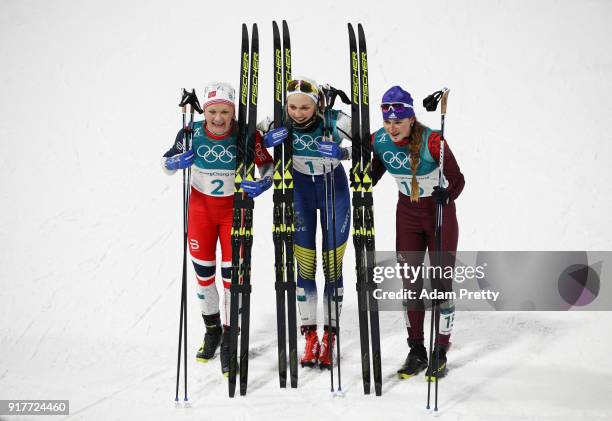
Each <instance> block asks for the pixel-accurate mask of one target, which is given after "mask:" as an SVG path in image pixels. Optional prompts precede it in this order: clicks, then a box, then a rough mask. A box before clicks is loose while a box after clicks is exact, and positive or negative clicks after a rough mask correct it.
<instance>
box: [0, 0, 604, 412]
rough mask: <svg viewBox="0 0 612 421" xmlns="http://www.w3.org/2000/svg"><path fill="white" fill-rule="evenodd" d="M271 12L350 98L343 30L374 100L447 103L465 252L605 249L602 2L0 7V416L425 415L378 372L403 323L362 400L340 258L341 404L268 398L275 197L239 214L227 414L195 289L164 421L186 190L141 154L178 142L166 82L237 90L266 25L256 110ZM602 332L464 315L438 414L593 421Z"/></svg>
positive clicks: (300, 52) (301, 53)
mask: <svg viewBox="0 0 612 421" xmlns="http://www.w3.org/2000/svg"><path fill="white" fill-rule="evenodd" d="M283 18H286V19H287V20H288V22H289V25H290V29H291V33H292V47H293V67H294V74H298V75H299V74H303V75H308V76H311V77H314V78H316V79H317V80H318V81H319V82H329V83H331V84H332V85H335V86H337V87H340V88H343V89H347V88H348V74H349V70H348V51H347V44H348V42H347V34H346V22H348V21H351V22H355V23H356V22H362V23H363V24H364V26H365V30H366V34H367V36H368V47H369V51H368V53H369V61H370V66H371V67H370V94H371V97H372V103H373V104H375V103H377V102H378V101H379V98H380V97H381V95H382V92H383V91H384V90H385V89H386V88H388V87H389V86H391V85H393V84H402V85H403V86H405V87H406V88H407V89H409V90H410V91H411V92H412V93H413V96H414V97H415V98H417V99H418V100H420V99H422V98H423V97H424V96H426V95H427V94H429V93H431V92H433V91H434V90H436V89H439V88H441V87H442V86H449V87H450V88H451V95H450V98H449V111H448V120H447V127H446V129H447V132H446V133H447V138H448V139H449V143H450V145H451V147H452V149H453V151H454V153H455V154H456V156H457V159H458V161H459V163H460V165H461V168H462V170H463V172H464V174H465V178H466V187H465V190H464V192H463V194H462V196H461V197H460V199H459V200H458V202H457V208H458V219H459V221H460V226H461V235H460V243H459V248H460V249H463V250H609V249H610V248H611V247H610V246H611V240H610V239H611V238H612V235H611V234H612V224H610V219H609V214H610V210H611V206H610V195H609V194H608V192H609V188H608V182H609V180H610V175H611V174H610V169H609V164H608V162H609V158H608V157H609V156H610V152H612V151H611V146H610V145H611V142H610V140H611V139H610V136H609V135H608V130H607V129H608V125H609V122H610V119H609V115H610V113H611V112H612V99H611V98H612V77H611V76H612V49H610V47H609V45H608V44H609V42H608V41H609V40H610V39H611V35H612V29H611V27H610V25H609V22H610V19H611V18H612V3H610V2H606V1H592V0H591V1H581V2H573V1H550V0H545V1H544V0H543V1H538V2H526V1H522V2H510V1H467V0H463V1H445V2H442V1H430V2H416V1H404V2H390V1H382V0H381V1H377V2H375V3H373V2H363V1H336V2H333V3H328V2H314V1H313V2H303V3H300V4H292V5H286V4H284V3H283V4H278V5H273V3H268V2H251V3H245V4H240V3H238V2H232V1H225V2H220V3H219V2H215V3H212V2H203V1H200V2H195V1H192V2H180V3H179V2H161V1H142V0H140V1H132V2H118V1H105V2H93V1H83V2H77V1H66V0H63V1H62V0H58V1H52V2H46V1H40V0H39V1H17V0H3V1H2V2H0V64H1V65H0V87H1V92H2V93H1V95H0V115H2V119H1V120H0V139H1V141H2V147H3V150H4V153H3V154H2V155H1V156H0V168H1V169H0V171H1V173H0V185H1V188H0V195H1V196H2V205H3V206H2V216H3V217H2V221H1V222H0V247H1V253H0V399H69V400H70V408H71V415H70V416H69V417H63V418H66V419H75V420H76V419H87V420H90V419H104V420H125V419H154V420H158V419H159V420H162V419H163V420H165V419H176V420H183V419H194V420H195V419H224V420H225V419H228V420H229V419H239V420H247V419H283V420H289V419H308V420H315V419H351V420H355V419H358V420H360V419H377V418H385V419H400V418H402V419H411V420H421V419H429V418H430V417H431V416H432V415H431V414H429V413H428V412H427V411H426V410H425V409H424V408H425V400H426V390H427V388H426V383H425V382H424V380H423V379H422V378H421V377H419V378H415V379H411V380H408V381H399V380H397V379H396V377H395V375H394V373H395V370H396V369H397V368H398V366H399V365H400V364H401V362H402V361H403V359H404V358H405V355H406V353H407V347H406V343H405V329H404V325H403V319H402V316H401V314H399V313H384V314H382V318H381V328H382V336H383V338H382V352H383V355H382V357H383V376H384V386H383V396H382V397H380V398H377V397H375V396H364V395H363V394H362V391H361V379H360V366H359V358H358V351H357V350H358V348H359V338H358V328H357V317H356V305H355V302H356V299H355V291H354V288H353V287H352V285H354V273H353V270H352V267H353V262H354V254H353V252H352V246H350V247H349V248H348V249H347V250H348V251H347V255H346V257H345V259H346V260H345V262H346V264H345V270H344V275H345V282H346V288H345V291H346V292H345V294H346V295H345V307H344V311H343V317H342V329H343V330H342V333H343V335H342V351H343V352H342V355H343V358H342V374H343V377H342V380H343V382H342V383H343V388H344V390H345V392H346V396H345V397H344V398H332V397H330V396H329V376H328V374H327V373H320V372H319V371H318V370H308V369H304V370H300V373H299V374H300V383H299V388H298V389H297V390H279V388H278V380H277V373H276V333H275V308H274V304H273V303H274V293H273V275H272V270H273V265H272V260H271V256H272V250H273V247H272V241H271V235H270V224H271V219H272V218H271V211H272V203H271V201H272V198H271V194H267V195H265V196H264V197H262V198H260V199H258V200H257V204H256V209H255V230H256V236H255V244H254V257H253V282H254V287H253V296H252V334H251V338H252V342H251V363H250V377H249V378H250V382H249V393H248V395H247V396H246V397H237V398H235V399H233V400H230V399H229V398H228V397H227V392H226V382H225V380H224V378H223V377H221V374H220V369H219V363H218V361H214V362H211V363H209V364H208V365H201V364H198V363H196V362H195V361H194V359H193V354H194V352H195V350H196V348H197V346H198V344H199V342H200V341H201V337H202V334H203V332H202V322H201V319H200V316H199V314H198V307H197V303H196V299H195V285H194V282H190V283H189V288H190V290H189V303H188V304H189V327H190V330H189V350H188V352H189V373H190V379H189V382H190V383H189V384H190V398H191V400H192V402H193V407H192V408H191V409H175V408H174V406H173V398H174V382H175V372H176V365H175V364H176V345H177V344H176V342H177V329H178V313H179V292H180V268H181V246H180V245H181V240H182V230H181V191H182V190H181V177H180V175H177V176H174V177H168V176H166V175H165V174H163V173H162V171H161V170H160V167H159V157H160V155H161V154H162V153H163V152H164V151H165V150H166V149H167V148H168V147H169V146H170V144H171V142H172V139H173V137H174V134H175V132H176V130H177V129H178V128H179V126H180V116H179V110H178V108H177V107H176V104H177V102H178V99H179V89H180V88H182V87H186V88H191V87H195V88H197V89H198V90H199V92H201V90H202V87H203V86H204V85H205V84H206V83H207V82H210V81H212V80H219V79H221V80H226V81H229V82H231V83H234V84H235V83H236V82H237V79H238V66H239V57H238V48H239V43H240V40H239V33H240V24H241V23H242V22H247V23H249V24H251V23H253V22H257V23H259V25H260V27H259V29H260V37H261V65H262V72H261V79H260V89H261V95H260V117H263V116H264V115H266V114H267V113H269V112H271V107H272V96H271V95H269V94H268V93H269V92H271V89H272V87H271V78H272V72H271V67H272V60H271V58H270V56H271V37H272V35H271V20H272V19H278V20H280V19H283ZM418 116H419V118H420V119H421V120H422V121H424V122H425V123H426V124H428V125H431V126H434V127H437V125H438V124H439V115H438V114H433V113H432V114H427V113H425V112H424V110H423V109H419V111H418ZM371 118H372V128H373V129H375V128H377V127H379V125H380V123H381V119H380V116H379V115H378V113H377V112H376V110H375V109H373V111H372V117H371ZM395 190H396V187H395V183H394V182H393V181H392V180H391V178H390V177H385V179H383V181H382V182H381V184H380V185H379V186H377V188H376V190H375V203H376V205H375V206H376V228H377V234H378V235H377V246H378V248H379V249H381V250H382V249H387V250H389V249H393V247H394V215H395V197H396V192H395ZM190 270H191V269H190ZM319 279H322V278H319ZM602 285H605V282H603V284H602ZM611 322H612V315H611V314H610V313H608V312H582V313H577V312H570V313H492V312H486V313H475V312H474V313H468V312H464V313H460V314H458V315H457V319H456V323H455V330H454V333H453V348H452V351H451V352H450V353H449V369H450V375H449V377H448V378H447V379H444V380H443V381H442V382H441V383H440V408H441V411H440V413H439V415H440V417H441V418H443V419H449V420H455V419H457V420H459V419H483V420H490V419H496V420H505V419H508V420H516V419H548V420H558V419H567V420H569V419H589V420H593V419H611V418H612V404H611V403H610V400H609V397H610V396H611V395H612V363H611V362H610V358H609V348H610V344H611V340H610V338H609V336H608V332H609V326H610V323H611ZM301 344H302V343H301V340H300V347H301V346H302V345H301ZM26 418H27V417H26ZM53 418H54V417H51V418H49V419H53ZM58 418H62V417H58ZM0 419H2V420H4V419H18V418H17V417H6V416H0Z"/></svg>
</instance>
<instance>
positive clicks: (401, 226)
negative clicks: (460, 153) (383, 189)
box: [372, 128, 465, 348]
mask: <svg viewBox="0 0 612 421" xmlns="http://www.w3.org/2000/svg"><path fill="white" fill-rule="evenodd" d="M384 136H385V133H384V129H381V130H379V131H378V132H377V133H375V134H374V135H373V136H372V140H373V143H374V148H373V150H374V160H373V162H372V179H373V183H374V185H375V184H376V183H377V182H378V180H380V178H381V177H382V176H383V174H384V173H385V172H386V171H387V170H389V172H390V173H392V175H394V176H396V174H393V170H392V167H391V166H390V165H389V162H390V163H391V164H396V163H399V162H400V161H398V160H397V159H396V160H395V161H394V160H393V157H392V158H391V159H389V157H390V156H391V155H389V152H388V151H389V150H390V151H391V152H393V149H394V148H397V150H400V151H404V153H405V154H406V155H401V157H402V158H403V157H405V156H407V157H409V156H410V152H409V150H408V145H407V143H408V141H407V140H406V141H405V142H404V143H397V144H393V145H392V146H389V145H388V144H387V145H385V144H384V143H385V138H384ZM380 139H382V142H383V146H382V147H379V148H377V147H376V142H377V141H378V140H380ZM389 141H390V139H389V137H388V136H387V138H386V142H389ZM383 147H384V148H386V149H383ZM389 148H391V149H389ZM423 148H427V149H428V150H427V151H423ZM383 151H384V152H383ZM400 153H401V152H400ZM420 155H421V159H420V164H419V165H425V164H426V162H425V161H426V159H424V157H429V159H430V160H431V158H433V160H431V162H430V167H431V166H433V167H435V168H434V169H435V171H436V173H437V171H438V170H439V162H440V133H439V132H436V131H433V130H430V129H428V128H425V130H423V139H422V142H421V151H420ZM383 156H385V158H383ZM395 166H396V167H397V165H395ZM430 169H431V168H429V169H428V170H427V171H429V170H430ZM406 171H407V172H408V173H409V174H411V168H408V169H407V170H406V169H404V172H406ZM395 172H396V173H397V172H398V171H397V168H395ZM431 173H432V174H433V171H431ZM443 173H444V177H445V178H446V181H447V185H446V189H447V190H448V192H449V196H450V197H449V202H448V204H446V205H445V206H443V207H442V209H443V212H442V221H443V224H442V230H441V232H442V246H441V247H442V248H441V250H442V251H443V252H444V251H448V252H451V253H442V256H443V257H442V265H443V266H454V263H455V252H456V251H457V240H458V238H459V227H458V224H457V217H456V213H455V200H456V199H457V197H458V196H459V194H460V193H461V191H462V190H463V186H464V184H465V180H464V177H463V174H462V173H461V170H460V169H459V165H458V164H457V161H456V160H455V157H454V155H453V153H452V152H451V150H450V148H449V146H448V143H446V142H445V143H444V169H443ZM417 174H419V171H417ZM399 176H401V174H398V175H397V176H396V181H397V180H399V178H398V177H399ZM403 179H404V180H405V176H404V178H403ZM436 179H437V177H436ZM403 184H404V185H405V184H406V183H403ZM401 185H402V183H401V182H400V181H398V186H401ZM427 190H428V189H427V187H426V188H425V189H421V195H420V197H419V200H418V201H411V198H410V196H409V195H407V194H405V193H404V192H402V189H401V187H400V189H399V199H398V201H397V211H396V240H395V246H396V252H397V253H398V257H399V256H403V257H404V259H405V260H407V263H408V264H409V265H411V266H415V267H416V266H420V265H422V263H423V261H424V258H425V252H426V251H427V250H429V251H435V250H436V236H435V232H436V203H435V201H434V199H433V197H431V190H430V191H427ZM406 252H408V253H406ZM430 257H431V255H430ZM442 283H444V280H443V281H442ZM404 285H405V287H406V282H404ZM409 288H411V289H414V290H416V291H421V290H422V288H423V278H422V276H419V277H418V278H417V279H416V281H415V280H413V283H412V284H411V285H410V286H409ZM442 289H444V290H452V280H449V281H448V282H447V285H444V286H443V288H442ZM409 301H410V303H409V305H408V308H407V310H406V314H405V316H406V317H405V319H406V327H407V330H408V338H409V339H410V340H416V341H422V340H423V339H424V334H423V333H424V332H423V323H424V319H425V303H424V301H423V300H418V299H416V300H409ZM437 323H439V320H437ZM449 341H450V331H449V333H448V334H442V333H440V334H439V335H438V343H439V344H441V345H442V346H445V347H446V348H448V345H449V343H450V342H449Z"/></svg>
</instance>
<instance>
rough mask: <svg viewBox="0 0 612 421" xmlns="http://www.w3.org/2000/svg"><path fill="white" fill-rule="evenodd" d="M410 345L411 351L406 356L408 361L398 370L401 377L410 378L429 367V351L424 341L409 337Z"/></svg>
mask: <svg viewBox="0 0 612 421" xmlns="http://www.w3.org/2000/svg"><path fill="white" fill-rule="evenodd" d="M408 346H409V347H410V352H409V353H408V356H407V357H406V361H404V364H403V365H402V367H401V368H400V369H399V370H397V375H398V377H399V378H400V379H409V378H410V377H413V376H416V375H417V374H419V373H420V372H421V371H423V370H424V369H425V368H427V351H426V350H425V346H424V345H423V341H418V340H410V339H408Z"/></svg>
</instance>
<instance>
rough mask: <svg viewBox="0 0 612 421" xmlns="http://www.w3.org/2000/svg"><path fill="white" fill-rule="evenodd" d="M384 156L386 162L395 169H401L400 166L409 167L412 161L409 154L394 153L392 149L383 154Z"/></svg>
mask: <svg viewBox="0 0 612 421" xmlns="http://www.w3.org/2000/svg"><path fill="white" fill-rule="evenodd" d="M382 158H383V161H384V162H385V163H386V164H389V166H390V167H391V168H393V169H394V170H399V169H400V168H405V169H408V168H409V166H408V163H409V162H410V159H409V158H408V155H406V153H405V152H398V153H393V152H391V151H387V152H385V153H384V154H383V156H382Z"/></svg>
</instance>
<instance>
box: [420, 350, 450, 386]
mask: <svg viewBox="0 0 612 421" xmlns="http://www.w3.org/2000/svg"><path fill="white" fill-rule="evenodd" d="M438 350H439V352H440V354H439V356H438V364H435V361H436V353H437V352H438ZM436 365H437V367H436ZM447 372H448V369H447V368H446V346H444V345H436V346H435V347H434V350H433V352H432V354H431V362H430V364H429V367H427V371H426V372H425V380H427V381H428V382H434V381H436V377H437V378H438V379H441V378H442V377H444V376H446V373H447Z"/></svg>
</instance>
